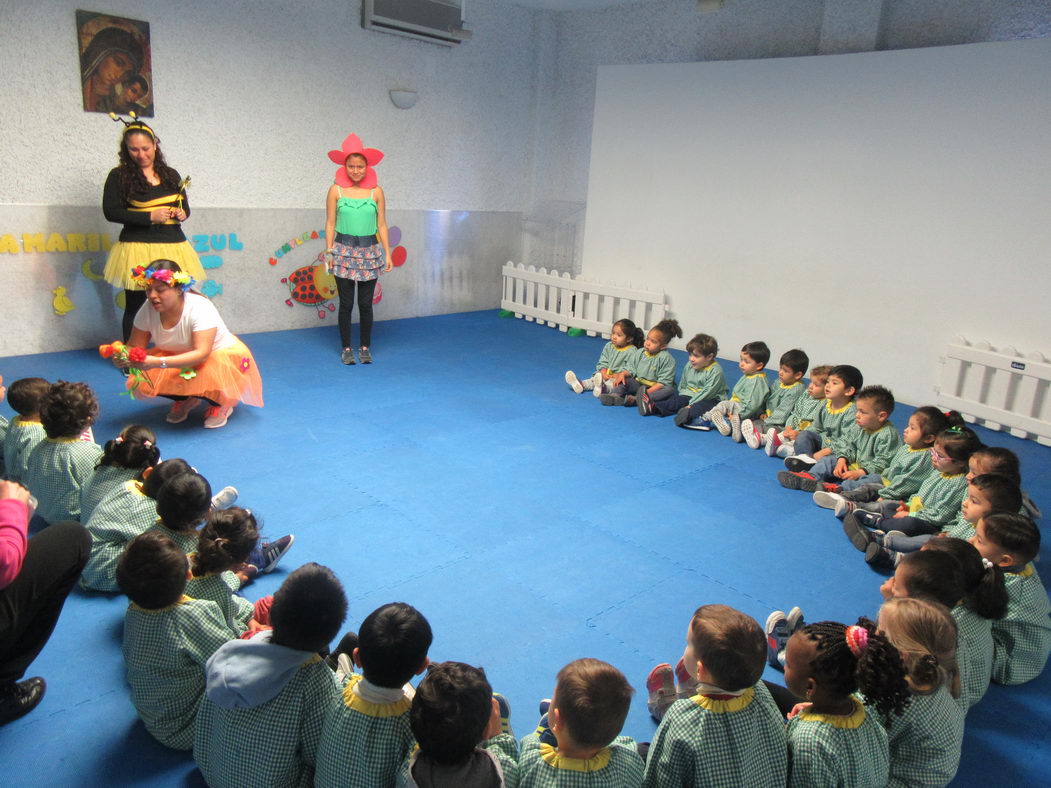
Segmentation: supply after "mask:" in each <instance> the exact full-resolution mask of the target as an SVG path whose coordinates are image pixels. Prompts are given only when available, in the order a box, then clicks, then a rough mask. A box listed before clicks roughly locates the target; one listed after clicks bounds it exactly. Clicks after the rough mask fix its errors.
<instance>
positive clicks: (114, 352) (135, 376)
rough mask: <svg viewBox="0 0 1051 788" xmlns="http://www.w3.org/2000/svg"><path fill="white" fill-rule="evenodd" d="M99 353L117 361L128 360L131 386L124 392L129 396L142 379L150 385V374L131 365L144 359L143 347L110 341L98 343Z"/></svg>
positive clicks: (144, 350)
mask: <svg viewBox="0 0 1051 788" xmlns="http://www.w3.org/2000/svg"><path fill="white" fill-rule="evenodd" d="M99 355H100V356H102V357H103V358H115V359H117V361H126V362H128V374H129V375H131V377H132V382H131V387H130V388H129V389H128V391H127V392H125V393H127V394H128V396H131V393H132V392H133V391H135V389H137V388H138V387H139V385H140V384H141V383H142V381H144V380H145V381H147V382H149V383H150V384H151V385H152V381H150V376H149V375H147V374H146V372H145V370H142V369H140V368H138V367H136V366H133V365H134V364H136V363H140V362H143V361H145V360H146V349H145V348H141V347H130V346H129V345H125V344H124V343H123V342H111V343H110V344H108V345H99Z"/></svg>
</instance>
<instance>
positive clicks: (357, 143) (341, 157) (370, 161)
mask: <svg viewBox="0 0 1051 788" xmlns="http://www.w3.org/2000/svg"><path fill="white" fill-rule="evenodd" d="M340 148H341V149H340V150H330V151H329V152H328V157H329V159H331V160H332V161H334V162H335V163H336V164H338V165H339V169H338V170H336V185H338V186H342V187H343V188H345V189H347V188H350V187H351V186H357V187H358V188H359V189H374V188H376V184H377V183H378V181H377V179H376V171H375V170H374V169H372V168H373V167H375V166H376V165H377V164H379V163H380V162H381V161H383V151H381V150H377V149H376V148H366V147H364V146H363V145H362V142H361V138H360V137H358V135H357V134H348V135H347V138H346V139H345V140H343V145H342V146H340ZM352 153H360V154H361V155H362V156H364V157H365V165H366V166H365V177H364V178H362V179H361V180H360V181H359V182H358V183H353V182H352V181H351V180H350V176H349V175H347V168H346V167H345V166H344V165H345V164H346V163H347V157H348V156H349V155H350V154H352Z"/></svg>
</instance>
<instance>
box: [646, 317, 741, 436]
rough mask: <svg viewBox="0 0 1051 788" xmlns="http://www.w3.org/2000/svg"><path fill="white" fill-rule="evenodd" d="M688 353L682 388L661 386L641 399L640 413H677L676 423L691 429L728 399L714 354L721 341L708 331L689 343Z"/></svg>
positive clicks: (720, 370) (658, 414)
mask: <svg viewBox="0 0 1051 788" xmlns="http://www.w3.org/2000/svg"><path fill="white" fill-rule="evenodd" d="M686 352H687V353H688V354H689V357H688V358H687V360H686V362H685V363H684V364H683V365H682V374H681V375H680V376H679V389H678V393H675V391H673V390H672V389H671V388H661V389H659V390H658V391H657V392H656V393H654V394H650V395H648V396H644V397H643V398H642V399H640V400H638V405H639V413H641V414H642V415H643V416H649V415H657V416H670V415H671V414H673V413H674V414H675V424H676V425H677V426H680V427H687V428H690V427H692V425H693V422H694V421H695V420H699V419H700V418H701V417H702V416H703V414H704V413H706V412H707V411H708V410H710V409H711V408H712V407H713V406H714V405H715V404H716V403H717V402H719V400H722V399H726V392H727V389H726V378H725V377H723V368H722V366H721V365H720V364H719V362H718V361H717V360H716V358H715V356H716V354H717V353H718V352H719V343H718V342H717V341H716V340H715V337H713V336H709V335H708V334H696V335H694V337H693V338H692V339H691V340H690V341H689V342H687V343H686Z"/></svg>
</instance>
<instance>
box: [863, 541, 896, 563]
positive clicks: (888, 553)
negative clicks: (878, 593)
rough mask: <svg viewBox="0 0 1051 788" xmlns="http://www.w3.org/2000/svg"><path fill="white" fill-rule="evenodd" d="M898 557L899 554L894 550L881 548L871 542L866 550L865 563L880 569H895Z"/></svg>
mask: <svg viewBox="0 0 1051 788" xmlns="http://www.w3.org/2000/svg"><path fill="white" fill-rule="evenodd" d="M897 555H898V553H895V552H894V551H893V550H888V549H887V548H886V547H881V546H880V545H878V544H876V543H875V542H871V543H870V544H869V546H868V547H866V548H865V563H866V564H868V565H869V566H875V567H877V568H879V569H893V568H894V564H895V563H896V562H895V560H894V558H895V556H897Z"/></svg>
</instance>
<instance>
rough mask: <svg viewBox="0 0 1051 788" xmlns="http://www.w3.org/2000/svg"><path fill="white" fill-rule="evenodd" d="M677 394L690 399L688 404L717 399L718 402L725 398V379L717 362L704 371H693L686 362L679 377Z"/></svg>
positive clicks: (726, 392)
mask: <svg viewBox="0 0 1051 788" xmlns="http://www.w3.org/2000/svg"><path fill="white" fill-rule="evenodd" d="M679 393H680V394H681V395H682V396H684V397H689V398H690V404H691V405H692V404H693V403H695V402H704V401H705V400H709V399H717V400H719V401H720V402H721V401H722V400H724V399H726V398H727V396H728V394H729V390H728V389H727V388H726V378H725V377H724V376H723V368H722V367H721V366H720V365H719V362H718V361H713V362H712V363H711V364H709V365H708V366H706V367H705V368H704V369H694V368H693V366H691V364H690V362H689V361H687V362H686V363H685V364H683V366H682V374H681V375H680V376H679Z"/></svg>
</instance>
